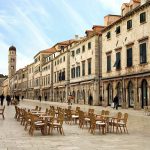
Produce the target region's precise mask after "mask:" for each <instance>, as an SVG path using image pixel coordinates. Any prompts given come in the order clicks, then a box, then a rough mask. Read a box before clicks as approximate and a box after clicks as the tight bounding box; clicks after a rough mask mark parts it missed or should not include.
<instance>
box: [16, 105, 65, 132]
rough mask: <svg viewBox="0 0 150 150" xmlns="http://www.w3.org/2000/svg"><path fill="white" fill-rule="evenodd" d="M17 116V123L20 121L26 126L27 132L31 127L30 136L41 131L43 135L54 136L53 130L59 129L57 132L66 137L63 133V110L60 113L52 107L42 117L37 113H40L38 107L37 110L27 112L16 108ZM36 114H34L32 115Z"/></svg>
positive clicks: (24, 109)
mask: <svg viewBox="0 0 150 150" xmlns="http://www.w3.org/2000/svg"><path fill="white" fill-rule="evenodd" d="M15 110H16V114H15V118H16V120H17V121H20V124H21V125H24V126H25V128H24V129H25V130H27V128H28V126H29V134H30V135H33V133H34V131H35V130H41V133H42V134H43V135H45V134H52V132H53V129H56V128H57V131H59V132H60V134H62V135H64V131H63V127H62V125H63V121H64V111H63V109H61V110H60V109H59V112H58V111H57V113H56V110H55V109H53V108H52V107H50V109H46V110H45V112H43V113H42V115H40V116H39V115H37V114H36V113H35V112H36V111H37V112H40V111H41V109H39V107H38V106H36V108H35V109H32V110H27V109H26V108H19V107H17V106H15ZM39 110H40V111H39ZM32 112H34V113H32Z"/></svg>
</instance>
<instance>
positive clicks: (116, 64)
mask: <svg viewBox="0 0 150 150" xmlns="http://www.w3.org/2000/svg"><path fill="white" fill-rule="evenodd" d="M114 67H116V69H120V68H121V59H120V52H117V53H116V62H115V64H114Z"/></svg>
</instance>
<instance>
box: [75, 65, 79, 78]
mask: <svg viewBox="0 0 150 150" xmlns="http://www.w3.org/2000/svg"><path fill="white" fill-rule="evenodd" d="M76 77H80V66H78V67H76Z"/></svg>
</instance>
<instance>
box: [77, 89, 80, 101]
mask: <svg viewBox="0 0 150 150" xmlns="http://www.w3.org/2000/svg"><path fill="white" fill-rule="evenodd" d="M79 100H80V91H79V90H78V91H77V103H79Z"/></svg>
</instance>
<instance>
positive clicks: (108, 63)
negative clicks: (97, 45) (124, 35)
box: [107, 55, 111, 72]
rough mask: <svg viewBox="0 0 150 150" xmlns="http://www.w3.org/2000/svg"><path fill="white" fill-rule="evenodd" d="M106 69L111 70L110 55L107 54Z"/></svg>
mask: <svg viewBox="0 0 150 150" xmlns="http://www.w3.org/2000/svg"><path fill="white" fill-rule="evenodd" d="M107 71H108V72H109V71H111V55H108V56H107Z"/></svg>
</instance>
